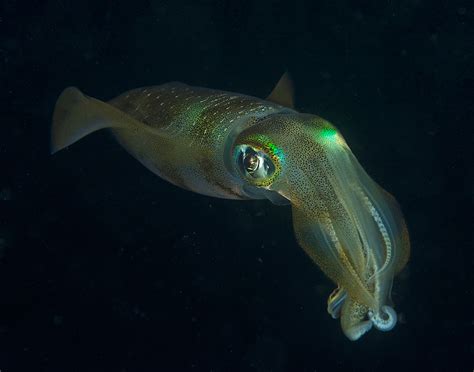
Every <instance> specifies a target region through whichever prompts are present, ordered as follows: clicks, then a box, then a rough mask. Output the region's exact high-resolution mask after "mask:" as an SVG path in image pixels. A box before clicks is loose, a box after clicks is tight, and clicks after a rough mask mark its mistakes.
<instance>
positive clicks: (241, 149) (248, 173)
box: [236, 145, 275, 182]
mask: <svg viewBox="0 0 474 372" xmlns="http://www.w3.org/2000/svg"><path fill="white" fill-rule="evenodd" d="M236 153H237V166H238V168H239V171H240V173H242V174H243V175H244V176H245V177H246V178H248V179H250V180H254V181H256V182H259V181H263V180H269V179H270V178H271V177H272V175H273V174H274V173H275V165H274V164H273V162H272V160H271V159H270V158H269V157H268V155H267V154H265V153H264V152H263V151H260V150H257V149H254V148H253V147H251V146H247V145H240V146H238V147H237V148H236Z"/></svg>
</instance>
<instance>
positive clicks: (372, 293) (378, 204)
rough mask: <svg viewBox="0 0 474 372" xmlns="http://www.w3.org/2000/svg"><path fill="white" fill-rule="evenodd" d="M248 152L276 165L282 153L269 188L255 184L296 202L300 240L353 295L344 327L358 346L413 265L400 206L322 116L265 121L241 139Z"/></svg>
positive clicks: (295, 218) (237, 143)
mask: <svg viewBox="0 0 474 372" xmlns="http://www.w3.org/2000/svg"><path fill="white" fill-rule="evenodd" d="M245 144H251V145H252V146H253V147H255V148H258V149H267V154H268V155H269V156H273V157H274V156H275V149H277V151H276V152H277V153H278V154H279V156H278V158H284V162H280V165H281V164H283V166H281V167H280V168H281V169H280V170H279V174H278V176H277V177H276V178H275V179H272V180H271V182H270V184H267V183H265V182H264V181H262V180H257V181H254V183H255V185H257V186H258V185H262V184H264V185H265V187H266V188H267V189H268V190H269V191H273V192H277V193H279V194H280V195H282V196H284V197H285V198H287V199H288V200H290V201H291V205H292V211H293V226H294V230H295V234H296V238H297V240H298V242H299V244H300V245H301V246H302V248H303V249H304V250H305V251H306V253H307V254H308V255H309V256H310V257H311V259H312V260H313V261H314V262H316V263H317V264H318V266H319V267H320V268H321V269H322V270H323V271H324V273H325V274H326V275H327V276H328V277H329V278H330V279H332V280H333V281H334V282H335V283H337V284H338V286H339V287H340V288H341V290H343V291H345V293H347V299H345V300H344V302H343V303H342V305H341V311H340V314H341V326H342V328H343V331H344V333H345V334H346V336H347V337H348V338H349V339H351V340H356V339H358V338H359V337H361V336H362V335H363V334H364V333H365V332H367V331H368V330H370V329H371V327H372V323H371V322H370V321H369V320H368V319H367V318H368V314H369V311H371V312H373V313H376V314H379V313H381V312H383V309H384V306H387V304H389V303H390V291H391V287H392V280H393V277H394V276H395V274H396V273H397V272H399V271H400V270H401V269H402V268H403V267H404V266H405V264H406V262H407V260H408V256H409V250H410V247H409V240H408V232H407V228H406V225H405V222H404V219H403V216H402V214H401V212H400V209H399V206H398V204H397V203H396V201H395V200H394V199H393V197H392V196H391V195H390V194H388V193H387V192H386V191H384V190H383V189H382V188H381V187H380V186H378V185H377V184H376V183H375V182H374V181H373V180H372V179H371V178H370V177H369V176H368V175H367V174H366V173H365V171H364V170H363V168H362V167H361V166H360V164H359V163H358V161H357V159H356V158H355V157H354V155H353V154H352V152H351V150H350V148H349V146H348V145H347V143H346V141H345V140H344V138H343V137H342V135H341V134H340V132H339V131H338V130H337V129H336V128H335V127H334V126H333V125H332V124H330V123H329V122H327V121H326V120H324V119H322V118H319V117H317V116H314V115H307V114H296V115H295V114H280V115H275V116H273V117H270V118H268V119H266V120H262V121H261V122H260V123H259V125H256V126H252V127H250V128H248V129H246V130H244V131H242V133H240V134H239V136H238V137H237V138H236V140H235V146H241V145H245ZM249 182H252V180H250V179H249ZM332 300H334V299H332ZM330 301H331V299H330ZM331 305H332V304H331V303H330V306H328V308H329V309H331V308H332V306H331ZM381 316H382V317H384V316H385V314H382V315H381ZM394 321H395V322H396V319H394ZM390 329H391V328H390Z"/></svg>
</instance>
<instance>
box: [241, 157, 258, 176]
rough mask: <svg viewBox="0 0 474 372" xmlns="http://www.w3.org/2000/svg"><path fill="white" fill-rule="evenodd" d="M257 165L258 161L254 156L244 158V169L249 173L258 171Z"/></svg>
mask: <svg viewBox="0 0 474 372" xmlns="http://www.w3.org/2000/svg"><path fill="white" fill-rule="evenodd" d="M259 164H260V159H259V158H258V156H257V155H255V154H252V155H248V156H246V157H245V158H244V167H245V169H246V171H247V172H249V173H252V172H255V171H256V170H257V169H258V166H259Z"/></svg>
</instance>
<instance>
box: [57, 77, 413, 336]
mask: <svg viewBox="0 0 474 372" xmlns="http://www.w3.org/2000/svg"><path fill="white" fill-rule="evenodd" d="M279 86H287V87H288V86H290V85H289V84H286V83H285V84H278V85H277V88H278V87H279ZM271 97H274V98H275V101H277V102H292V99H288V97H290V95H288V94H283V95H281V96H280V95H279V92H278V89H274V91H273V92H272V94H271ZM281 97H286V99H279V98H281ZM102 128H109V129H110V130H111V131H112V132H113V134H114V135H115V137H116V138H117V140H118V141H119V143H120V144H121V145H122V146H123V147H124V148H125V149H126V150H127V151H128V152H129V153H130V154H131V155H133V156H134V157H135V158H136V159H138V160H139V161H140V162H141V163H142V164H143V165H145V166H146V167H147V168H148V169H150V170H151V171H152V172H154V173H155V174H157V175H159V176H160V177H162V178H163V179H165V180H168V181H169V182H171V183H173V184H175V185H177V186H180V187H182V188H184V189H187V190H190V191H194V192H197V193H201V194H204V195H209V196H213V197H220V198H227V199H257V198H268V199H269V200H271V201H273V202H274V203H276V204H285V203H286V204H288V203H289V204H291V209H292V215H293V227H294V231H295V235H296V239H297V241H298V243H299V245H300V246H301V247H302V248H303V249H304V251H305V252H306V253H307V254H308V256H309V257H310V258H311V259H312V260H313V261H314V262H315V263H316V264H317V265H318V266H319V267H320V268H321V270H322V271H323V272H324V273H325V274H326V275H327V276H328V277H329V278H330V279H331V280H332V281H333V282H334V283H335V284H336V285H337V287H338V290H337V292H336V295H333V296H330V297H329V299H328V312H329V313H330V315H331V316H332V317H334V318H336V317H339V316H340V318H341V327H342V330H343V332H344V334H345V335H346V336H347V337H348V338H349V339H350V340H357V339H359V338H360V337H362V335H363V334H365V333H366V332H368V331H369V330H370V329H371V328H372V326H374V327H375V328H377V329H379V330H382V331H388V330H391V329H392V328H393V326H394V325H395V324H396V313H395V311H394V310H393V309H392V308H391V307H390V306H391V299H390V292H391V288H392V282H393V279H394V277H395V275H396V274H397V273H398V272H400V270H402V269H403V267H404V266H405V265H406V263H407V261H408V257H409V254H410V243H409V238H408V230H407V227H406V224H405V221H404V218H403V216H402V213H401V211H400V207H399V206H398V204H397V202H396V201H395V199H394V198H393V197H392V196H391V195H390V194H389V193H387V192H386V191H385V190H383V189H382V188H381V187H380V186H379V185H377V184H376V183H375V182H374V181H373V180H372V179H371V178H370V177H369V176H368V175H367V173H366V172H365V171H364V169H363V168H362V166H361V165H360V164H359V162H358V161H357V159H356V158H355V156H354V155H353V154H352V152H351V150H350V148H349V146H348V144H347V142H346V141H345V139H344V138H343V136H342V134H341V133H340V132H339V131H338V130H337V128H335V127H334V126H333V125H332V124H331V123H329V122H328V121H326V120H324V119H322V118H320V117H318V116H315V115H309V114H302V113H298V112H297V111H295V110H293V109H291V108H288V107H284V106H281V105H280V104H276V103H273V102H269V101H266V100H262V99H259V98H255V97H250V96H245V95H241V94H237V93H229V92H224V91H218V90H211V89H206V88H198V87H191V86H188V85H185V84H181V83H168V84H164V85H160V86H154V87H146V88H139V89H135V90H131V91H128V92H125V93H124V94H122V95H120V96H118V97H116V98H114V99H112V100H110V101H109V102H108V103H105V102H102V101H99V100H97V99H94V98H91V97H87V96H84V95H83V94H82V93H81V92H80V91H79V90H78V89H77V88H73V87H72V88H67V89H66V90H65V91H64V92H63V94H62V95H61V96H60V98H59V99H58V103H57V105H56V109H55V113H54V117H53V128H52V151H53V152H55V151H59V150H61V149H62V148H65V147H67V146H69V145H70V144H72V143H74V142H75V141H77V140H78V139H80V138H82V137H84V136H85V135H88V134H89V133H92V132H94V131H96V130H99V129H102ZM247 156H250V157H248V158H247ZM268 162H271V163H268Z"/></svg>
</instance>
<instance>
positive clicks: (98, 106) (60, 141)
mask: <svg viewBox="0 0 474 372" xmlns="http://www.w3.org/2000/svg"><path fill="white" fill-rule="evenodd" d="M139 124H140V123H139V122H137V121H136V120H135V119H133V118H132V117H130V116H129V115H127V114H126V113H124V112H122V111H120V110H118V109H116V108H115V107H113V106H111V105H109V104H107V103H105V102H102V101H100V100H98V99H95V98H92V97H87V96H86V95H84V94H82V93H81V91H80V90H79V89H77V88H75V87H69V88H66V89H65V90H64V91H63V92H62V93H61V95H60V96H59V99H58V101H57V102H56V107H55V108H54V114H53V125H52V127H51V153H52V154H54V153H55V152H57V151H59V150H62V149H63V148H65V147H67V146H69V145H71V144H73V143H74V142H76V141H78V140H80V139H81V138H82V137H85V136H87V135H88V134H90V133H92V132H95V131H97V130H99V129H102V128H112V127H114V128H130V127H133V126H136V125H139Z"/></svg>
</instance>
